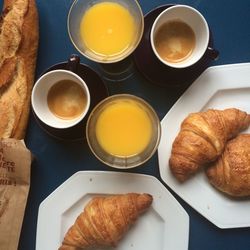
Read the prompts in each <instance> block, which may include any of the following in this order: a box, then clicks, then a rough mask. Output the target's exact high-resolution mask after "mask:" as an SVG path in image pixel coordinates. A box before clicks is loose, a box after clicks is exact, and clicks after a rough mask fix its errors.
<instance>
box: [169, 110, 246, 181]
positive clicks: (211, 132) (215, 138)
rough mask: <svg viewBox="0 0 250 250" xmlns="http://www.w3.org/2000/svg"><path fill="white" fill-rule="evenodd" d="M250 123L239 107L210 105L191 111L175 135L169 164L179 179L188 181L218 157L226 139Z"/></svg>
mask: <svg viewBox="0 0 250 250" xmlns="http://www.w3.org/2000/svg"><path fill="white" fill-rule="evenodd" d="M249 124H250V115H248V114H247V113H246V112H243V111H241V110H239V109H235V108H230V109H225V110H215V109H209V110H207V111H205V112H198V113H191V114H190V115H189V116H188V117H187V118H186V119H185V120H184V121H183V122H182V124H181V130H180V132H179V134H178V135H177V137H176V138H175V140H174V142H173V145H172V151H171V156H170V159H169V166H170V169H171V171H172V173H173V174H174V176H175V177H176V178H177V179H178V180H179V181H185V180H186V179H188V178H189V177H190V176H191V175H193V174H194V173H195V172H197V171H198V170H199V169H200V168H201V166H203V165H205V164H208V163H210V162H212V161H215V160H216V159H217V158H218V157H219V156H220V155H221V154H222V152H223V150H224V148H225V144H226V142H227V141H228V140H229V139H231V138H233V137H235V136H236V135H237V134H238V133H239V132H240V131H242V130H244V129H246V128H247V127H248V126H249Z"/></svg>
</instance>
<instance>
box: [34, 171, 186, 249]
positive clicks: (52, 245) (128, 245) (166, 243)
mask: <svg viewBox="0 0 250 250" xmlns="http://www.w3.org/2000/svg"><path fill="white" fill-rule="evenodd" d="M128 192H138V193H149V194H151V195H153V204H152V206H151V207H150V209H149V210H148V211H147V212H146V213H144V214H143V215H141V216H140V218H138V220H137V222H136V223H135V225H133V226H132V227H131V228H130V230H129V231H128V232H127V234H126V235H125V237H124V238H123V239H122V240H121V241H120V242H119V245H118V246H117V247H116V249H117V250H128V249H133V250H142V249H143V250H152V249H154V250H187V249H188V239H189V217H188V215H187V213H186V212H185V210H184V209H183V208H182V207H181V205H180V204H179V203H178V202H177V201H176V200H175V198H174V197H173V196H172V195H171V194H170V192H169V191H168V190H167V189H166V188H165V187H164V185H163V184H162V183H160V181H158V180H157V179H156V178H155V177H152V176H148V175H141V174H130V173H119V172H103V171H100V172H99V171H98V172H95V171H81V172H77V173H76V174H74V175H73V176H72V177H70V178H69V179H68V180H67V181H66V182H64V183H63V184H62V185H61V186H60V187H58V188H57V189H56V190H55V191H54V192H53V193H52V194H51V195H49V196H48V197H47V198H46V199H45V200H44V201H43V202H42V203H41V205H40V207H39V213H38V222H37V235H36V250H45V249H46V250H55V249H58V247H59V246H60V243H61V242H62V240H63V237H64V235H65V233H66V231H67V230H68V228H69V227H70V226H71V225H72V224H73V223H74V221H75V219H76V217H77V216H78V214H80V212H81V211H82V210H83V207H84V206H85V204H86V203H87V202H88V201H89V200H90V199H91V197H93V196H95V195H100V194H103V195H107V194H116V193H128Z"/></svg>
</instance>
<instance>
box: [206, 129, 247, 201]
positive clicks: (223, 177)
mask: <svg viewBox="0 0 250 250" xmlns="http://www.w3.org/2000/svg"><path fill="white" fill-rule="evenodd" d="M206 174H207V177H208V179H209V181H210V183H211V184H212V185H213V186H214V187H215V188H217V189H219V190H220V191H222V192H224V193H227V194H228V195H231V196H235V197H243V196H249V195H250V134H241V135H238V136H237V137H236V138H234V139H232V140H231V141H229V142H228V143H227V145H226V147H225V151H224V152H223V154H222V156H221V157H219V159H218V160H217V161H216V162H215V163H214V164H212V165H211V166H210V167H208V168H207V170H206Z"/></svg>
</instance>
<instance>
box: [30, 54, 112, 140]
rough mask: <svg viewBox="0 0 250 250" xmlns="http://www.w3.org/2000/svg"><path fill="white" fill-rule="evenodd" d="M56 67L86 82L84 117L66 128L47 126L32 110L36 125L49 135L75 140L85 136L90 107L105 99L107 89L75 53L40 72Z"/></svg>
mask: <svg viewBox="0 0 250 250" xmlns="http://www.w3.org/2000/svg"><path fill="white" fill-rule="evenodd" d="M56 69H65V70H71V71H73V72H74V73H76V74H77V75H79V76H80V77H81V78H82V79H83V80H84V81H85V83H86V84H87V86H88V88H89V92H90V99H91V102H90V108H89V111H88V113H87V115H86V116H85V117H84V119H83V120H82V121H81V122H80V123H78V124H77V125H75V126H73V127H70V128H66V129H57V128H53V127H50V126H48V125H47V124H45V123H43V122H42V121H41V120H40V119H39V118H38V117H37V116H36V114H35V112H32V113H33V115H34V117H35V120H36V121H37V123H38V125H39V126H40V127H41V128H42V129H43V130H44V131H45V132H46V133H47V134H49V135H50V136H52V137H54V138H57V139H60V140H66V141H75V140H82V139H85V138H86V135H85V127H86V123H87V119H88V116H89V115H90V112H91V111H92V109H93V108H94V107H95V106H96V104H97V103H99V102H100V101H102V100H103V99H105V98H106V97H108V96H109V94H108V89H107V87H106V85H105V83H104V82H103V81H102V79H101V77H100V76H99V75H98V74H97V73H96V72H95V71H94V70H93V69H91V68H90V67H89V66H87V65H85V64H82V63H80V58H79V57H78V56H77V55H72V56H71V57H70V58H69V60H68V62H61V63H58V64H55V65H53V66H51V67H50V68H49V69H47V70H46V71H45V72H43V73H42V75H43V74H45V73H47V72H49V71H51V70H56Z"/></svg>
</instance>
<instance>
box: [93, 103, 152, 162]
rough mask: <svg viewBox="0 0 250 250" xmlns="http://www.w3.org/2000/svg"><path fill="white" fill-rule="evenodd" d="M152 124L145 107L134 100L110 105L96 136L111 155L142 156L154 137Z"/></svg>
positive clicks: (103, 114)
mask: <svg viewBox="0 0 250 250" xmlns="http://www.w3.org/2000/svg"><path fill="white" fill-rule="evenodd" d="M152 128H153V126H152V122H151V120H150V117H149V116H148V114H147V112H146V111H145V110H144V108H143V107H142V106H141V105H140V104H138V103H137V102H135V101H133V100H119V101H116V102H114V103H112V104H110V105H108V106H107V107H106V108H104V110H103V111H102V113H101V114H100V116H99V117H98V120H97V124H96V137H97V140H98V142H99V144H100V145H101V147H102V148H103V149H104V150H105V151H106V152H108V153H109V154H111V155H115V156H120V157H128V156H133V155H136V154H139V153H141V152H142V151H143V150H144V149H145V148H146V147H147V145H148V144H149V142H150V139H151V136H152Z"/></svg>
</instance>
